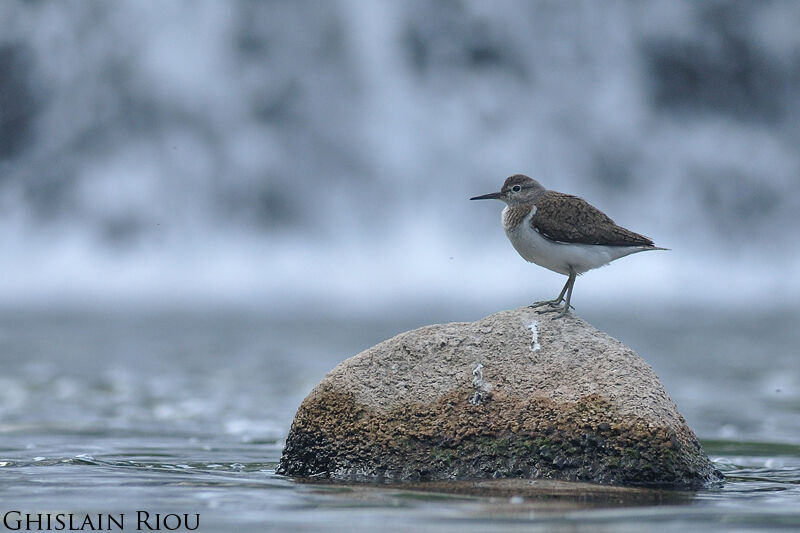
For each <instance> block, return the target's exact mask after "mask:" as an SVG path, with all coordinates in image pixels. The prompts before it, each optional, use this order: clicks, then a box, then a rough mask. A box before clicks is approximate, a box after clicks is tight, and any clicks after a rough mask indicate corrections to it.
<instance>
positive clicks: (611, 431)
mask: <svg viewBox="0 0 800 533" xmlns="http://www.w3.org/2000/svg"><path fill="white" fill-rule="evenodd" d="M278 472H279V473H282V474H286V475H291V476H298V477H304V478H308V477H313V478H320V477H323V478H329V479H335V480H341V481H425V480H448V479H485V478H540V479H558V480H568V481H589V482H594V483H605V484H618V485H645V486H661V487H674V488H695V487H702V486H706V485H709V484H712V483H716V482H719V481H721V479H722V476H721V474H720V473H719V472H718V471H717V470H716V469H715V468H714V467H713V465H712V464H711V462H710V461H709V460H708V458H707V457H706V455H705V454H704V453H703V450H702V449H701V447H700V444H699V443H698V441H697V439H696V437H695V435H694V433H693V432H692V431H691V429H689V427H688V426H687V425H686V422H685V421H684V419H683V417H682V416H681V415H680V413H678V411H677V408H676V407H675V404H674V403H673V402H672V400H671V399H670V398H669V396H668V395H667V393H666V391H665V390H664V387H663V385H662V384H661V383H660V381H659V380H658V378H657V377H656V376H655V374H654V373H653V371H652V369H651V368H650V367H649V366H648V365H647V364H646V363H645V362H644V361H643V360H642V359H641V358H640V357H639V356H638V355H636V354H635V353H634V352H633V351H632V350H630V349H629V348H627V347H626V346H624V345H623V344H621V343H620V342H618V341H616V340H614V339H612V338H611V337H609V336H607V335H605V334H603V333H601V332H599V331H597V330H596V329H594V328H592V327H591V326H590V325H588V324H587V323H586V322H584V321H582V320H581V319H579V318H576V317H573V316H568V317H566V318H564V319H561V320H558V321H551V320H541V319H540V315H538V314H537V313H536V312H535V311H534V310H531V309H529V308H522V309H517V310H513V311H505V312H501V313H497V314H495V315H492V316H489V317H487V318H485V319H483V320H480V321H478V322H472V323H455V324H444V325H435V326H427V327H424V328H420V329H417V330H414V331H410V332H406V333H403V334H400V335H398V336H397V337H394V338H393V339H390V340H388V341H385V342H383V343H380V344H378V345H376V346H374V347H373V348H370V349H369V350H366V351H364V352H362V353H361V354H359V355H357V356H355V357H352V358H350V359H348V360H346V361H344V362H343V363H341V364H340V365H339V366H337V367H336V368H335V369H334V370H332V371H331V372H330V373H329V374H328V375H327V376H326V377H325V378H324V379H323V380H322V382H321V383H320V384H319V385H318V386H317V387H316V388H315V389H314V390H313V391H312V392H311V394H309V396H308V397H307V398H306V399H305V400H304V401H303V403H302V405H301V406H300V408H299V409H298V411H297V414H296V416H295V419H294V422H293V424H292V427H291V430H290V432H289V436H288V438H287V441H286V447H285V449H284V452H283V456H282V458H281V462H280V465H279V469H278Z"/></svg>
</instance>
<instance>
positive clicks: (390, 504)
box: [0, 309, 800, 531]
mask: <svg viewBox="0 0 800 533" xmlns="http://www.w3.org/2000/svg"><path fill="white" fill-rule="evenodd" d="M469 313H470V311H465V310H460V311H458V312H452V311H451V312H441V313H440V312H438V311H427V312H424V313H408V312H403V313H400V312H398V314H397V316H395V317H383V318H380V319H371V318H363V317H353V318H346V319H332V318H330V317H328V318H325V317H324V315H323V314H322V313H320V314H319V316H315V317H303V318H299V317H295V318H285V317H284V318H276V317H275V316H270V315H269V314H267V313H262V312H259V311H258V310H243V309H238V310H230V309H228V310H226V309H207V310H197V309H195V310H174V311H153V310H138V311H137V310H125V311H122V310H120V311H103V312H100V311H80V312H78V311H75V310H42V309H38V310H33V309H15V310H11V309H7V310H5V311H3V312H2V314H0V361H1V362H2V365H3V372H2V374H0V502H2V504H1V506H0V507H1V508H0V511H2V512H3V513H5V512H6V511H8V510H20V511H22V512H41V513H44V512H52V513H57V512H72V513H76V514H79V513H99V512H102V513H125V514H126V529H130V530H135V529H134V525H135V522H134V517H135V513H136V511H137V510H146V511H148V512H150V513H151V514H152V513H157V512H161V513H180V514H183V513H199V514H200V526H201V527H200V530H204V531H220V530H233V529H234V528H235V529H236V530H237V531H264V530H270V529H272V530H280V531H308V530H326V531H329V530H334V531H335V530H342V531H345V530H347V531H353V530H363V531H375V530H384V531H385V530H422V529H425V530H436V531H485V530H486V529H487V527H491V528H492V530H501V531H517V530H519V531H531V530H541V531H554V530H555V531H558V530H569V531H574V530H576V529H578V530H583V529H585V530H587V531H588V530H592V531H596V530H607V531H642V530H648V529H650V530H658V531H677V530H686V529H687V528H690V529H703V530H717V531H729V530H751V529H759V528H774V529H780V528H787V529H788V528H797V527H800V423H798V421H799V419H800V416H799V415H800V392H798V391H800V387H799V386H798V385H800V369H798V366H799V365H797V363H796V361H797V355H798V354H797V348H796V347H797V346H798V345H800V333H799V332H798V330H797V329H796V328H795V327H794V325H795V324H797V323H798V318H800V317H798V316H797V314H791V313H789V314H786V313H780V312H774V313H768V312H763V313H760V314H758V315H757V316H756V317H755V318H754V317H753V316H752V315H751V316H750V317H748V318H746V319H743V318H737V316H736V315H734V314H733V313H726V312H723V311H711V312H709V311H699V310H695V311H687V310H685V309H673V310H669V311H668V312H664V311H659V312H652V313H650V312H646V311H641V312H638V313H637V317H636V321H635V323H634V322H632V321H631V320H630V319H629V316H630V315H629V313H628V312H627V311H623V310H620V311H619V312H617V313H610V314H609V313H599V312H597V313H592V311H591V310H588V311H587V312H586V313H585V315H583V316H584V317H585V318H586V319H587V320H589V321H590V322H592V323H594V324H595V325H597V326H598V327H600V328H601V329H604V330H605V331H608V332H609V333H610V334H612V335H613V336H615V337H617V338H619V339H621V340H623V341H624V342H626V343H627V344H629V345H631V346H632V347H633V348H635V349H636V350H637V351H638V352H639V353H640V354H641V355H642V356H644V357H645V359H647V361H648V362H649V363H650V364H651V365H653V367H654V368H655V369H656V372H657V373H658V374H659V376H660V377H661V378H662V380H663V381H664V383H665V385H666V387H667V390H668V391H669V392H670V394H671V395H672V397H673V399H674V400H675V401H676V403H677V404H678V406H679V408H680V410H681V412H682V413H683V414H684V415H685V416H686V418H687V421H688V422H689V424H690V425H691V426H692V427H693V428H694V429H695V431H696V433H697V434H698V435H699V437H700V438H701V441H702V442H703V444H704V446H705V449H706V451H707V452H708V453H709V455H710V456H711V457H712V459H713V460H714V462H715V464H716V465H717V467H718V468H719V469H720V470H721V471H722V472H723V473H724V474H725V476H726V479H727V482H726V484H725V485H724V486H723V487H721V488H712V489H708V490H702V491H697V492H681V493H676V494H673V495H671V496H669V495H668V496H654V497H649V496H648V497H641V496H636V497H634V496H631V495H630V494H619V495H616V496H613V497H598V496H597V495H592V494H590V493H588V492H587V493H586V494H583V495H580V494H579V495H577V496H575V495H569V496H563V495H562V496H558V495H557V494H556V495H554V494H550V495H544V496H536V495H530V494H526V497H520V496H519V495H515V494H513V493H510V492H502V493H500V495H499V496H487V495H485V494H481V493H479V492H478V493H476V492H475V491H472V492H470V491H460V492H461V493H460V494H453V493H445V492H442V491H438V489H436V488H433V489H429V490H420V487H418V486H400V487H385V486H383V487H378V486H370V485H366V486H336V485H312V484H305V483H297V482H295V481H293V480H291V479H288V478H285V477H282V476H278V475H276V474H275V467H276V465H277V462H278V460H279V457H280V452H281V447H282V444H283V442H282V441H283V439H284V438H285V436H286V433H287V432H288V428H289V424H290V423H291V419H292V417H293V415H294V411H295V409H296V408H297V406H298V405H299V403H300V401H301V400H302V398H303V397H304V396H305V395H306V394H307V393H308V391H310V389H311V388H312V387H313V386H314V385H315V384H316V383H317V382H318V381H319V380H320V379H321V378H322V376H323V375H324V374H325V372H327V371H328V370H329V369H330V368H332V367H333V366H335V364H337V363H338V362H339V361H340V360H342V359H344V358H345V357H348V356H350V355H354V354H355V353H357V352H359V351H361V350H362V349H365V348H367V347H369V346H371V345H372V344H375V343H376V342H379V341H380V340H383V339H385V338H387V337H389V336H391V335H393V334H395V333H398V332H400V331H404V330H406V329H408V328H411V327H415V326H418V325H422V324H426V323H430V322H435V321H448V320H474V319H477V318H480V316H481V314H480V312H479V311H476V312H475V314H474V315H470V314H469ZM484 314H486V313H484ZM0 527H2V526H0Z"/></svg>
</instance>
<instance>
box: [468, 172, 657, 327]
mask: <svg viewBox="0 0 800 533" xmlns="http://www.w3.org/2000/svg"><path fill="white" fill-rule="evenodd" d="M470 200H502V201H503V202H505V203H506V206H505V207H504V208H503V212H502V221H503V229H504V230H505V232H506V236H507V237H508V240H510V241H511V244H512V245H513V246H514V248H515V249H516V250H517V252H518V253H519V255H521V256H522V258H523V259H525V260H526V261H528V262H531V263H536V264H537V265H539V266H542V267H544V268H546V269H548V270H552V271H553V272H558V273H559V274H563V275H565V276H567V282H566V283H565V284H564V288H562V289H561V292H560V293H559V294H558V296H556V298H555V299H553V300H544V301H541V302H534V303H533V304H531V306H530V307H533V308H538V307H547V309H545V310H543V311H540V312H543V313H548V312H556V313H558V314H557V315H556V316H554V317H553V319H556V318H560V317H563V316H565V315H567V313H569V311H570V308H571V305H570V301H571V300H572V289H573V288H574V286H575V278H576V277H577V276H579V275H580V274H583V273H584V272H587V271H589V270H592V269H595V268H599V267H601V266H604V265H607V264H609V263H610V262H611V261H614V260H616V259H620V258H622V257H625V256H627V255H631V254H635V253H638V252H645V251H649V250H668V248H660V247H658V246H656V245H655V243H654V242H653V240H652V239H650V238H649V237H645V236H644V235H640V234H638V233H635V232H633V231H631V230H629V229H626V228H623V227H622V226H618V225H617V224H616V223H615V222H614V221H613V220H611V218H609V216H608V215H606V214H605V213H603V212H602V211H600V210H599V209H598V208H596V207H594V206H593V205H591V204H590V203H589V202H587V201H586V200H584V199H583V198H579V197H578V196H573V195H571V194H565V193H562V192H556V191H551V190H549V189H546V188H544V187H543V186H542V185H541V184H540V183H539V182H538V181H536V180H535V179H533V178H529V177H528V176H525V175H524V174H514V175H513V176H510V177H509V178H507V179H506V180H505V183H503V187H502V188H501V189H500V191H499V192H493V193H489V194H484V195H481V196H474V197H472V198H470Z"/></svg>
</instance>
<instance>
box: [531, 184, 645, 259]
mask: <svg viewBox="0 0 800 533" xmlns="http://www.w3.org/2000/svg"><path fill="white" fill-rule="evenodd" d="M535 203H536V214H535V215H534V216H533V217H532V218H531V225H532V226H533V228H534V229H535V230H536V231H538V232H539V233H541V234H542V235H544V236H545V237H547V238H548V239H551V240H554V241H559V242H569V243H580V244H602V245H605V246H653V241H652V240H651V239H649V238H647V237H645V236H644V235H639V234H638V233H634V232H632V231H631V230H628V229H625V228H623V227H621V226H617V225H616V224H615V223H614V221H613V220H611V219H610V218H609V217H608V216H607V215H606V214H605V213H603V212H602V211H600V210H599V209H597V208H596V207H594V206H593V205H591V204H590V203H589V202H587V201H586V200H584V199H583V198H578V197H577V196H572V195H571V194H564V193H560V192H556V191H545V192H544V193H543V194H542V195H541V196H539V197H538V198H537V199H536V201H535Z"/></svg>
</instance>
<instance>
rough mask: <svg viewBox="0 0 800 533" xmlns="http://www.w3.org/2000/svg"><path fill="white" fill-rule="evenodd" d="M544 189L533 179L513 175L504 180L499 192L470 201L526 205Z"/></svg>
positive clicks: (476, 197)
mask: <svg viewBox="0 0 800 533" xmlns="http://www.w3.org/2000/svg"><path fill="white" fill-rule="evenodd" d="M543 190H544V187H542V186H541V184H540V183H539V182H538V181H536V180H535V179H532V178H529V177H528V176H525V175H523V174H514V175H513V176H510V177H509V178H508V179H506V181H505V183H503V187H502V188H501V189H500V191H499V192H493V193H489V194H484V195H482V196H475V197H473V198H470V200H502V201H504V202H505V203H507V204H508V205H510V206H514V205H520V204H526V203H528V202H531V201H533V200H534V198H535V197H536V195H537V194H539V192H541V191H543Z"/></svg>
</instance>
